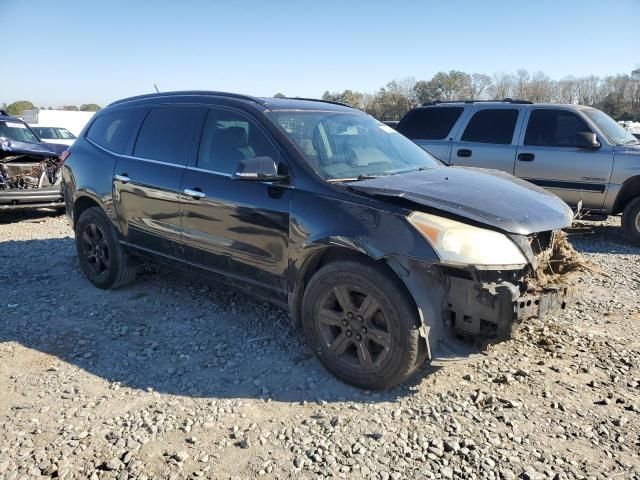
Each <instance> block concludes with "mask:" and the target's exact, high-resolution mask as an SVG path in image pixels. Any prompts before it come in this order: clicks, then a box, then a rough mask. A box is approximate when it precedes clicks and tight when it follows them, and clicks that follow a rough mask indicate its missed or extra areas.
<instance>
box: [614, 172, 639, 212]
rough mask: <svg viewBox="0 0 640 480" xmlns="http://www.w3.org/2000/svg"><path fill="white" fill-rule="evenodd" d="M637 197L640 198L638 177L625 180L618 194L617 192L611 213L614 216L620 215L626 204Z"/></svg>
mask: <svg viewBox="0 0 640 480" xmlns="http://www.w3.org/2000/svg"><path fill="white" fill-rule="evenodd" d="M638 196H640V175H636V176H634V177H631V178H628V179H627V180H625V182H624V183H623V184H622V187H621V188H620V192H618V196H617V197H616V201H615V202H614V204H613V209H612V211H611V213H612V214H614V215H617V214H619V213H621V212H622V211H623V210H624V208H625V207H626V206H627V204H628V203H629V202H630V201H631V200H633V199H634V198H636V197H638Z"/></svg>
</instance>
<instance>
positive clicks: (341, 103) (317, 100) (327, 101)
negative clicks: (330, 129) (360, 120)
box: [285, 97, 353, 108]
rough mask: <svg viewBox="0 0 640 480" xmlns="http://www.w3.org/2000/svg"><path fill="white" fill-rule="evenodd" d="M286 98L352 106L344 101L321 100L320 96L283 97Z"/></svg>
mask: <svg viewBox="0 0 640 480" xmlns="http://www.w3.org/2000/svg"><path fill="white" fill-rule="evenodd" d="M285 98H286V99H288V100H306V101H308V102H322V103H332V104H334V105H342V106H343V107H349V108H353V107H352V106H351V105H349V104H348V103H344V102H336V101H335V100H323V99H321V98H304V97H285Z"/></svg>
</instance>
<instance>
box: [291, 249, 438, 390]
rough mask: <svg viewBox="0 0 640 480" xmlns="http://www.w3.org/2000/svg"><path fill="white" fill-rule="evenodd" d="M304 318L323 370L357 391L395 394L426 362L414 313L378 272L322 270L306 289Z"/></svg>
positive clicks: (348, 266)
mask: <svg viewBox="0 0 640 480" xmlns="http://www.w3.org/2000/svg"><path fill="white" fill-rule="evenodd" d="M302 313H303V317H302V318H303V328H304V332H305V337H306V338H307V342H308V343H309V345H310V347H311V349H312V350H313V351H314V353H315V354H316V355H317V356H318V358H319V359H320V361H321V362H322V364H323V365H324V366H325V367H326V368H327V369H328V370H329V371H330V372H332V373H333V374H334V375H335V376H337V377H338V378H340V379H341V380H343V381H345V382H347V383H350V384H352V385H355V386H357V387H360V388H370V389H386V388H391V387H393V386H395V385H397V384H399V383H401V382H403V381H404V380H406V379H407V378H408V377H409V376H410V375H411V374H412V373H413V372H414V371H415V370H416V369H417V368H418V367H419V366H420V364H421V363H422V362H423V361H424V358H425V351H426V349H425V348H424V346H423V345H421V342H422V341H423V340H422V339H421V338H420V335H419V332H418V319H417V313H416V312H415V307H414V306H413V304H412V302H411V300H410V298H409V297H408V294H407V292H406V291H405V290H404V289H403V287H402V286H401V285H400V284H399V281H398V280H397V279H395V278H393V277H392V276H391V275H390V273H389V272H386V271H385V270H384V269H383V268H381V267H380V266H377V265H373V264H365V263H361V262H357V261H344V262H335V263H330V264H328V265H326V266H324V267H322V268H321V269H320V270H319V271H318V272H316V274H315V275H314V276H313V277H312V278H311V281H310V282H309V285H308V286H307V288H306V291H305V294H304V298H303V304H302Z"/></svg>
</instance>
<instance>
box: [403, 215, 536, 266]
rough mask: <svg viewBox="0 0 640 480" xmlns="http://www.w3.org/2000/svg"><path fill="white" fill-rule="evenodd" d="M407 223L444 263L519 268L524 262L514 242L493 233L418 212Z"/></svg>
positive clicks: (523, 257)
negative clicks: (433, 249)
mask: <svg viewBox="0 0 640 480" xmlns="http://www.w3.org/2000/svg"><path fill="white" fill-rule="evenodd" d="M408 220H409V223H411V225H413V226H414V227H415V228H416V229H417V230H418V231H419V232H420V234H421V235H422V236H423V237H424V238H426V239H427V241H428V242H429V243H430V244H431V245H432V246H433V248H435V250H436V252H437V253H438V256H439V257H440V258H441V259H442V260H443V261H445V262H447V263H455V264H464V265H475V266H476V267H479V268H486V267H506V266H509V267H517V268H522V267H524V266H525V265H526V264H527V263H528V262H527V259H526V258H525V256H524V255H523V254H522V252H521V251H520V249H519V248H518V247H517V246H516V244H515V243H513V242H512V241H511V240H510V239H509V238H508V237H507V236H506V235H503V234H501V233H498V232H494V231H493V230H486V229H484V228H478V227H474V226H472V225H467V224H465V223H460V222H456V221H455V220H450V219H448V218H443V217H438V216H436V215H430V214H428V213H422V212H413V213H412V214H411V215H409V217H408Z"/></svg>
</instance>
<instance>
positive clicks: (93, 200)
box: [73, 193, 106, 229]
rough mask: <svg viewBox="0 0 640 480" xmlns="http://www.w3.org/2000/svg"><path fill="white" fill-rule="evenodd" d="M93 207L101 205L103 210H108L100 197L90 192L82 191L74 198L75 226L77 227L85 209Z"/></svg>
mask: <svg viewBox="0 0 640 480" xmlns="http://www.w3.org/2000/svg"><path fill="white" fill-rule="evenodd" d="M92 207H99V208H101V209H102V210H106V209H105V207H104V205H103V204H102V202H101V201H100V199H98V198H97V197H95V196H94V195H90V194H89V193H81V194H80V195H78V196H76V198H75V199H74V200H73V228H74V229H75V227H76V224H77V223H78V219H79V218H80V215H82V213H83V212H84V211H85V210H88V209H89V208H92Z"/></svg>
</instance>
